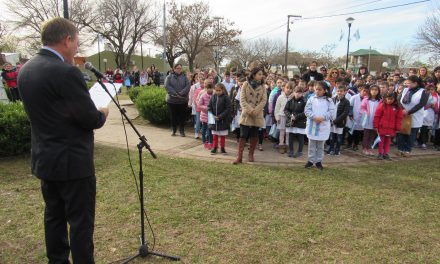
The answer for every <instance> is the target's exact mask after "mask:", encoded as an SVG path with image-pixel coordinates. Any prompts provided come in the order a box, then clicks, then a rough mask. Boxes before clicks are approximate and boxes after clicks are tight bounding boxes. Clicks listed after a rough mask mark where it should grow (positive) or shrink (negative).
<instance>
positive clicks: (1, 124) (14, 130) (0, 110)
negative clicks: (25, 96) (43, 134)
mask: <svg viewBox="0 0 440 264" xmlns="http://www.w3.org/2000/svg"><path fill="white" fill-rule="evenodd" d="M30 149H31V125H30V123H29V120H28V117H27V114H26V112H25V111H24V107H23V104H22V103H11V104H0V157H5V156H12V155H17V154H21V153H29V152H30Z"/></svg>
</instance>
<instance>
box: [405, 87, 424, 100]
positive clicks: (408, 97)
mask: <svg viewBox="0 0 440 264" xmlns="http://www.w3.org/2000/svg"><path fill="white" fill-rule="evenodd" d="M419 89H420V88H419V87H416V88H409V89H408V92H407V93H406V94H405V96H404V97H403V100H402V103H403V104H410V103H411V98H412V96H413V95H414V94H415V93H416V92H417V91H418V90H419Z"/></svg>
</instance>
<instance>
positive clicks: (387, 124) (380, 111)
mask: <svg viewBox="0 0 440 264" xmlns="http://www.w3.org/2000/svg"><path fill="white" fill-rule="evenodd" d="M402 118H403V114H402V108H400V107H398V106H396V105H388V104H386V103H383V102H381V103H380V104H379V106H378V107H377V109H376V113H375V114H374V123H373V126H374V128H375V129H377V130H378V132H379V135H381V136H394V135H395V134H396V131H399V130H400V127H401V126H402Z"/></svg>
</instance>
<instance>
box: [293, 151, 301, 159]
mask: <svg viewBox="0 0 440 264" xmlns="http://www.w3.org/2000/svg"><path fill="white" fill-rule="evenodd" d="M302 155H303V153H302V152H297V153H296V154H295V156H294V158H299V157H302Z"/></svg>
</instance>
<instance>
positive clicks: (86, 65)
mask: <svg viewBox="0 0 440 264" xmlns="http://www.w3.org/2000/svg"><path fill="white" fill-rule="evenodd" d="M84 67H85V68H86V69H87V70H89V71H91V72H93V73H94V74H95V76H96V78H98V79H104V80H106V78H105V76H104V74H102V73H101V72H100V71H98V70H97V69H96V68H95V67H93V65H92V63H90V62H86V63H85V64H84Z"/></svg>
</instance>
